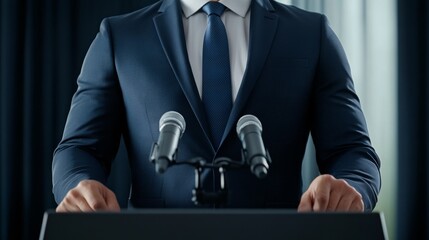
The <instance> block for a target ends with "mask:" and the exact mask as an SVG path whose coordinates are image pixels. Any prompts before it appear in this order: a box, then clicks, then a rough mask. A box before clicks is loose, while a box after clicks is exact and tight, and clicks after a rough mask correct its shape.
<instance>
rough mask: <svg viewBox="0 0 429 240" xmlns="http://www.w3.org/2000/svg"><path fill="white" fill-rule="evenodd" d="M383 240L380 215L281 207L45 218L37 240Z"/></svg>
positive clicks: (48, 215) (51, 214)
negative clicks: (303, 211)
mask: <svg viewBox="0 0 429 240" xmlns="http://www.w3.org/2000/svg"><path fill="white" fill-rule="evenodd" d="M52 239H64V240H66V239H79V240H85V239H91V240H95V239H103V240H110V239H120V240H128V239H130V240H133V239H149V240H152V239H156V240H164V239H176V240H181V239H186V240H194V239H195V240H196V239H198V240H201V239H204V240H239V239H245V240H253V239H258V240H277V239H282V240H284V239H292V240H294V239H297V240H298V239H299V240H309V239H312V240H313V239H318V240H323V239H329V240H340V239H341V240H344V239H348V240H362V239H363V240H387V239H388V237H387V231H386V227H385V222H384V216H383V214H382V213H378V212H371V213H369V212H367V213H297V212H296V211H295V210H285V209H142V210H125V211H122V212H119V213H111V212H95V213H55V211H53V210H48V211H46V212H45V214H44V218H43V223H42V228H41V231H40V240H52Z"/></svg>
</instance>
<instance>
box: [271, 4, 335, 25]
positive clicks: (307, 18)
mask: <svg viewBox="0 0 429 240" xmlns="http://www.w3.org/2000/svg"><path fill="white" fill-rule="evenodd" d="M270 3H271V5H272V7H273V9H274V12H275V13H276V15H277V16H278V17H279V19H280V20H286V21H288V22H290V23H293V24H296V25H313V26H314V25H317V26H320V24H321V22H326V21H327V19H326V16H325V15H323V14H321V13H318V12H312V11H308V10H304V9H301V8H299V7H296V6H293V5H287V4H284V3H280V2H278V1H275V0H270Z"/></svg>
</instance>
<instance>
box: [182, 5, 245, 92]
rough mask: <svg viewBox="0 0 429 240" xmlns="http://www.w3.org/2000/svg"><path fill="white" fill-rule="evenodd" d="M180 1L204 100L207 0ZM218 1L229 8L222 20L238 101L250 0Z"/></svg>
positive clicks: (196, 76)
mask: <svg viewBox="0 0 429 240" xmlns="http://www.w3.org/2000/svg"><path fill="white" fill-rule="evenodd" d="M180 2H181V5H182V12H183V15H182V16H183V26H184V32H185V38H186V47H187V50H188V56H189V62H190V64H191V68H192V72H193V75H194V79H195V83H196V85H197V88H198V92H199V94H200V97H201V96H202V83H203V80H202V78H203V72H202V70H203V42H204V32H205V30H206V27H207V15H206V14H205V13H204V12H202V11H200V9H201V7H202V6H203V5H204V4H206V3H207V2H208V1H207V0H180ZM219 2H220V3H222V4H223V5H225V6H226V7H227V9H226V10H225V12H224V14H223V15H222V16H221V19H222V22H223V23H224V24H225V28H226V33H227V35H228V44H229V59H230V64H231V84H232V85H231V86H232V100H233V101H235V99H236V97H237V93H238V90H239V88H240V85H241V81H242V79H243V75H244V71H245V70H246V64H247V55H248V49H249V26H250V3H251V0H220V1H219Z"/></svg>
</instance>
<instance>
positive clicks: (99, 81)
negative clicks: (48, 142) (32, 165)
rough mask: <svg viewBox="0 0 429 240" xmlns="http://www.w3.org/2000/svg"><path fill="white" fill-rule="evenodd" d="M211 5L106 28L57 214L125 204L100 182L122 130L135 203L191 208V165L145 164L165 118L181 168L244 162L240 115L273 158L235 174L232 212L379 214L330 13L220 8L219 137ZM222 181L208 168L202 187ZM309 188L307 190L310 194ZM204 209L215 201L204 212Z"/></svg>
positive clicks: (89, 69) (74, 122) (132, 18)
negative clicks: (311, 149) (225, 70)
mask: <svg viewBox="0 0 429 240" xmlns="http://www.w3.org/2000/svg"><path fill="white" fill-rule="evenodd" d="M206 2H207V1H206V0H163V1H160V2H157V3H155V4H153V5H151V6H148V7H145V8H143V9H141V10H138V11H135V12H133V13H129V14H126V15H121V16H116V17H110V18H106V19H105V20H103V22H102V23H101V27H100V32H99V33H98V35H97V36H96V38H95V40H94V42H93V43H92V45H91V47H90V49H89V50H88V53H87V56H86V58H85V61H84V63H83V67H82V71H81V74H80V76H79V77H78V89H77V91H76V93H75V95H74V97H73V100H72V106H71V109H70V113H69V116H68V120H67V123H66V126H65V130H64V135H63V139H62V140H61V142H60V144H59V145H58V147H57V149H56V150H55V154H54V159H53V185H54V186H53V192H54V195H55V199H56V201H57V202H58V204H59V205H58V207H57V211H94V210H112V211H117V210H119V205H118V203H117V201H116V197H115V195H114V194H113V192H112V191H110V190H109V189H108V188H107V187H106V186H105V185H104V184H105V182H106V179H107V177H108V174H109V171H110V166H111V161H112V159H114V157H115V154H116V151H117V148H118V144H119V141H120V138H121V136H123V138H124V141H125V144H126V148H127V152H128V156H129V161H130V165H131V171H132V191H131V193H130V205H132V206H134V207H139V208H145V207H195V205H194V204H193V202H192V201H191V198H192V193H191V190H192V188H193V187H194V170H193V169H192V168H188V167H183V166H175V167H171V168H169V169H168V171H167V172H165V173H164V174H157V173H156V172H155V170H154V167H153V165H152V163H150V162H149V160H148V158H149V154H150V151H151V145H152V143H154V142H155V141H156V140H157V138H158V135H159V130H158V127H159V126H158V121H159V119H160V117H161V116H162V115H163V114H164V113H165V112H167V111H177V112H179V113H181V114H182V115H183V117H184V118H185V119H186V124H187V129H186V132H185V133H184V134H183V137H182V138H181V140H180V143H179V152H178V159H177V161H185V160H187V159H191V158H194V157H202V158H204V159H206V160H208V161H209V162H210V161H212V160H213V159H215V158H217V157H229V158H231V159H234V160H240V159H241V142H240V140H239V139H238V137H237V134H236V133H235V131H234V130H235V125H236V123H237V120H238V119H239V118H240V117H241V116H243V115H245V114H252V115H255V116H256V117H257V118H258V119H259V120H260V121H261V123H262V125H263V133H262V136H263V139H264V143H265V147H266V148H267V149H268V150H269V152H270V155H271V159H272V163H271V166H270V171H269V173H268V176H267V177H266V178H264V179H258V178H256V177H255V176H254V175H252V173H251V172H250V171H249V170H248V169H242V170H234V171H228V172H227V174H226V182H227V186H228V189H229V192H228V201H227V204H226V207H235V208H247V207H249V208H297V209H298V210H299V211H364V210H367V211H371V210H372V209H373V208H374V207H375V205H376V203H377V195H378V193H379V190H380V184H381V183H380V172H379V168H380V160H379V158H378V156H377V154H376V152H375V151H374V149H373V147H372V146H371V142H370V138H369V136H368V131H367V128H366V123H365V118H364V115H363V113H362V110H361V107H360V103H359V99H358V96H357V95H356V93H355V91H354V86H353V82H352V78H351V73H350V68H349V66H348V62H347V59H346V56H345V53H344V51H343V49H342V47H341V44H340V42H339V41H338V39H337V37H336V36H335V34H334V32H333V31H332V30H331V28H330V27H329V25H328V23H327V19H326V17H324V16H323V15H321V14H317V13H310V12H306V11H303V10H300V9H298V8H296V7H293V6H287V5H283V4H280V3H278V2H276V1H271V0H240V1H237V0H223V1H220V3H221V4H223V5H225V6H226V10H225V12H224V13H223V14H222V16H221V19H222V22H223V23H224V24H225V28H226V33H227V35H228V44H229V58H230V67H231V70H230V71H231V80H230V82H231V83H230V84H231V94H232V96H231V98H232V102H233V105H232V108H231V110H230V114H229V117H228V118H227V120H226V122H225V127H224V128H225V129H224V131H223V134H221V135H220V136H221V139H220V142H219V143H216V142H214V141H213V136H212V135H213V133H212V132H210V126H209V125H210V120H209V119H208V117H207V111H206V110H207V109H206V105H205V104H204V103H203V101H202V99H204V93H203V92H204V91H203V89H204V87H203V85H204V84H203V79H202V78H203V77H202V76H203V75H204V73H203V66H202V55H203V50H202V49H203V38H204V31H205V28H206V23H207V18H208V17H207V14H206V13H204V12H203V11H200V9H201V8H202V7H203V6H204V5H205V4H206ZM310 133H311V134H312V137H313V140H314V143H315V147H316V153H317V154H316V155H317V164H318V167H319V170H320V172H321V175H320V176H318V177H316V178H315V179H314V180H313V182H312V183H311V184H310V186H309V188H308V189H302V180H301V165H302V159H303V155H304V152H305V147H306V143H307V139H308V137H309V134H310ZM218 182H219V174H218V173H217V172H216V171H214V170H211V169H205V170H204V171H203V173H202V185H203V186H204V188H205V190H207V191H210V192H215V191H218V190H219V184H218ZM303 192H304V193H303ZM204 207H207V206H204Z"/></svg>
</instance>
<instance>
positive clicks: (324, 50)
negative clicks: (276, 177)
mask: <svg viewBox="0 0 429 240" xmlns="http://www.w3.org/2000/svg"><path fill="white" fill-rule="evenodd" d="M315 81H316V82H315V85H314V86H315V87H314V89H313V90H314V98H313V104H312V106H313V107H312V115H313V116H312V129H311V131H312V133H311V134H312V137H313V140H314V144H315V147H316V158H317V163H318V166H319V170H320V172H321V173H323V174H325V173H327V174H332V175H333V176H335V177H336V178H340V179H344V180H346V181H347V182H348V183H349V184H350V185H352V186H353V187H354V188H356V190H357V191H358V192H360V193H361V194H362V196H363V201H364V204H365V209H366V210H372V209H373V208H374V207H375V205H376V203H377V196H378V193H379V191H380V186H381V176H380V160H379V157H378V156H377V154H376V152H375V150H374V149H373V147H372V146H371V142H370V138H369V134H368V129H367V126H366V121H365V117H364V114H363V112H362V109H361V106H360V102H359V98H358V96H357V94H356V92H355V90H354V85H353V80H352V77H351V70H350V67H349V64H348V61H347V58H346V55H345V52H344V50H343V48H342V46H341V44H340V42H339V40H338V38H337V36H336V35H335V33H334V32H333V31H332V29H331V28H330V27H329V24H328V21H327V19H326V17H325V16H322V21H321V30H320V52H319V62H318V66H317V71H316V78H315Z"/></svg>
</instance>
